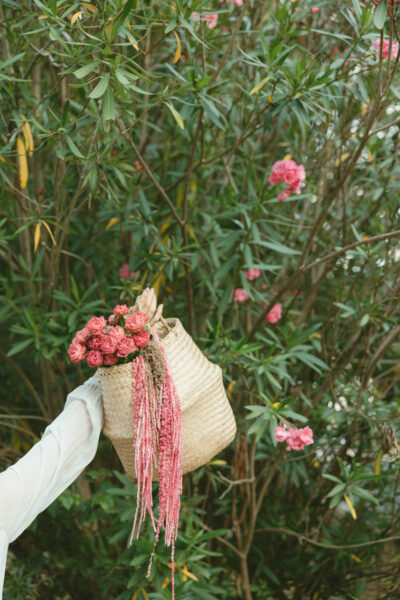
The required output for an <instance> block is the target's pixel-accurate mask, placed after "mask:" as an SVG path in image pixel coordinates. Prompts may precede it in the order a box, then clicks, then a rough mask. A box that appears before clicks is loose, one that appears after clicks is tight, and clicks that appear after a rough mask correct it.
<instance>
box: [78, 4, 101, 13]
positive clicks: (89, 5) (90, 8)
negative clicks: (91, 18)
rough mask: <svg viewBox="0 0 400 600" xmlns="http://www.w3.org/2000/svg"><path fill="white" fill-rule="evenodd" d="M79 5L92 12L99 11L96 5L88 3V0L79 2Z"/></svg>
mask: <svg viewBox="0 0 400 600" xmlns="http://www.w3.org/2000/svg"><path fill="white" fill-rule="evenodd" d="M81 6H84V7H85V8H87V9H88V11H90V12H92V13H98V12H99V9H98V8H97V6H93V4H89V3H88V2H81Z"/></svg>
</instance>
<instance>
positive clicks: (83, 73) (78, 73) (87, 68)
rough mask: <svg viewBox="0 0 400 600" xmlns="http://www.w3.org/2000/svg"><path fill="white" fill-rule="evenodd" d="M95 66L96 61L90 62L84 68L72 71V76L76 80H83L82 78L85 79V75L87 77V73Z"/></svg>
mask: <svg viewBox="0 0 400 600" xmlns="http://www.w3.org/2000/svg"><path fill="white" fill-rule="evenodd" d="M97 65H98V63H97V61H93V62H90V63H89V64H87V65H85V66H84V67H81V68H80V69H77V70H76V71H74V72H73V75H75V77H77V78H78V79H83V78H84V77H86V75H89V73H91V72H92V71H94V70H95V68H96V67H97Z"/></svg>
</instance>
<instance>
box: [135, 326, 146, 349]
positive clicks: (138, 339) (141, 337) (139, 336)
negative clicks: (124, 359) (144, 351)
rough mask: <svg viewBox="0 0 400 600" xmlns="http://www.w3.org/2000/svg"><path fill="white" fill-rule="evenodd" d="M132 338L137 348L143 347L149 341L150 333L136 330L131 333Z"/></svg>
mask: <svg viewBox="0 0 400 600" xmlns="http://www.w3.org/2000/svg"><path fill="white" fill-rule="evenodd" d="M133 339H134V340H135V344H136V345H137V346H138V347H139V348H144V347H145V346H147V344H148V343H149V341H150V335H149V333H148V331H145V330H143V331H138V332H136V333H134V334H133Z"/></svg>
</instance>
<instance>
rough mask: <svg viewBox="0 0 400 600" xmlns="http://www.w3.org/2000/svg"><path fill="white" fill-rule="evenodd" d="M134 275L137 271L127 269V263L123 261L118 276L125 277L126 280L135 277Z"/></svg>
mask: <svg viewBox="0 0 400 600" xmlns="http://www.w3.org/2000/svg"><path fill="white" fill-rule="evenodd" d="M136 275H137V271H134V270H133V269H129V266H128V263H124V264H123V265H122V267H121V268H120V270H119V276H120V277H121V279H126V280H127V281H130V280H131V279H135V277H136Z"/></svg>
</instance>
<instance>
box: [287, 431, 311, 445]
mask: <svg viewBox="0 0 400 600" xmlns="http://www.w3.org/2000/svg"><path fill="white" fill-rule="evenodd" d="M286 442H287V447H286V450H303V449H304V447H305V446H309V445H310V444H313V443H314V440H313V432H312V429H311V428H310V427H304V428H303V429H289V436H288V438H287V440H286Z"/></svg>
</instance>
